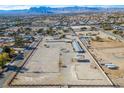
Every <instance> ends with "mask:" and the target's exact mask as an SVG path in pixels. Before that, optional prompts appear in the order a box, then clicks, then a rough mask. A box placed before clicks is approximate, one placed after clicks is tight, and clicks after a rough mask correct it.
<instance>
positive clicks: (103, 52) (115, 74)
mask: <svg viewBox="0 0 124 93" xmlns="http://www.w3.org/2000/svg"><path fill="white" fill-rule="evenodd" d="M91 47H92V48H91V49H90V50H91V51H92V53H93V54H94V55H95V57H96V58H97V59H98V60H99V62H100V63H113V64H115V65H117V66H118V67H119V69H117V70H111V69H108V68H106V67H103V68H104V70H105V72H106V73H107V74H108V75H109V76H110V78H111V79H112V80H113V81H114V83H115V84H117V85H120V86H124V83H122V82H123V81H124V43H122V42H118V41H113V40H109V41H103V42H97V41H92V42H91Z"/></svg>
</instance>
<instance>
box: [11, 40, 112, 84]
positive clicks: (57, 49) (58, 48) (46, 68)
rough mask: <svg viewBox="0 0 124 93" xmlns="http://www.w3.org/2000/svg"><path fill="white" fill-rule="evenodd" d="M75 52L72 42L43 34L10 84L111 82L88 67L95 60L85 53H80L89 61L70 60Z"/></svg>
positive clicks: (97, 71)
mask: <svg viewBox="0 0 124 93" xmlns="http://www.w3.org/2000/svg"><path fill="white" fill-rule="evenodd" d="M48 39H50V40H51V38H47V40H48ZM44 44H46V45H47V47H48V46H49V48H45V46H44ZM76 55H77V53H76V52H74V50H73V47H72V45H71V43H66V42H65V40H64V42H63V41H62V40H61V42H59V41H56V42H46V41H45V38H44V40H43V42H41V43H40V45H39V47H38V49H37V50H36V52H35V53H34V54H33V55H32V57H31V58H30V59H29V61H28V62H27V63H26V65H25V66H24V67H23V68H24V69H22V70H21V71H20V73H18V75H17V76H16V78H15V79H14V81H13V82H12V85H98V86H99V85H101V86H102V85H111V84H110V82H109V81H108V80H107V79H106V77H105V76H104V75H103V73H102V72H101V70H99V69H94V68H91V67H90V65H91V63H94V62H93V60H92V59H91V58H90V57H89V56H88V53H83V55H85V58H86V59H89V62H77V61H72V59H73V58H75V56H76ZM58 58H59V60H58Z"/></svg>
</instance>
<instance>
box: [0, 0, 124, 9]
mask: <svg viewBox="0 0 124 93" xmlns="http://www.w3.org/2000/svg"><path fill="white" fill-rule="evenodd" d="M3 5H4V6H3ZM10 5H11V6H10ZM17 5H18V6H17ZM36 5H40V6H42V5H54V6H58V5H62V6H64V5H124V0H0V10H11V9H14V10H15V9H29V8H30V7H32V6H36Z"/></svg>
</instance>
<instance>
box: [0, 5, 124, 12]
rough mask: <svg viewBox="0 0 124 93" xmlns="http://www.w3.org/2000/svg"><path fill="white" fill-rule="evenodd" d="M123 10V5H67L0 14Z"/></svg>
mask: <svg viewBox="0 0 124 93" xmlns="http://www.w3.org/2000/svg"><path fill="white" fill-rule="evenodd" d="M113 11H114V12H115V11H122V12H124V6H121V7H100V6H97V7H96V6H92V7H88V6H87V7H84V6H68V7H55V8H52V7H46V6H40V7H31V8H30V9H24V10H0V14H59V13H82V12H113Z"/></svg>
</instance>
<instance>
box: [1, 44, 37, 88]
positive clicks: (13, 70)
mask: <svg viewBox="0 0 124 93" xmlns="http://www.w3.org/2000/svg"><path fill="white" fill-rule="evenodd" d="M37 43H38V42H35V43H33V44H32V45H31V47H36V44H37ZM31 51H32V50H27V51H25V54H29V53H31ZM25 59H26V58H25ZM25 59H22V60H21V59H20V60H15V61H14V62H12V63H11V64H12V65H13V66H12V67H11V68H10V69H7V70H6V71H4V72H3V73H1V74H0V88H2V87H3V84H4V83H5V81H6V80H7V79H8V77H9V76H10V75H11V73H12V72H16V71H17V68H16V66H18V64H20V62H23V61H24V60H25Z"/></svg>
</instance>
